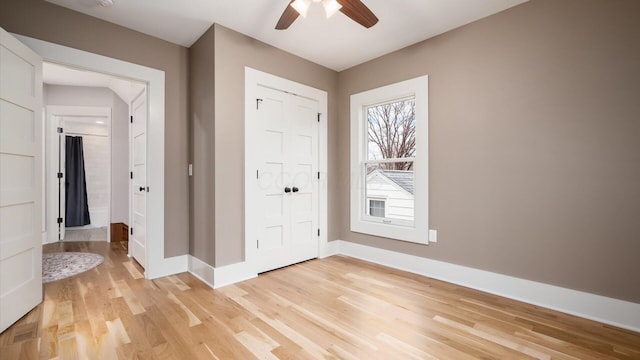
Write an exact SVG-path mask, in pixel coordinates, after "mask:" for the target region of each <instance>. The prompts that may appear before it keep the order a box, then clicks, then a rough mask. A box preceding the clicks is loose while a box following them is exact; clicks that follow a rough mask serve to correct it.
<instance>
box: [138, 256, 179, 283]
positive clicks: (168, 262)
mask: <svg viewBox="0 0 640 360" xmlns="http://www.w3.org/2000/svg"><path fill="white" fill-rule="evenodd" d="M154 267H155V268H156V271H154V272H153V273H147V272H146V271H145V277H146V278H147V279H157V278H159V277H163V276H169V275H175V274H179V273H183V272H186V271H187V270H188V269H189V255H180V256H174V257H170V258H166V259H162V263H161V264H160V265H158V266H154Z"/></svg>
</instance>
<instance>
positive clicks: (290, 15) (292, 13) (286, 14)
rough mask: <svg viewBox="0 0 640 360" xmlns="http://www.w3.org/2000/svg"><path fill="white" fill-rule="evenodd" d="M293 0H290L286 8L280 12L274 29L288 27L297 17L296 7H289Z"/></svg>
mask: <svg viewBox="0 0 640 360" xmlns="http://www.w3.org/2000/svg"><path fill="white" fill-rule="evenodd" d="M294 1H295V0H291V1H290V2H289V5H287V8H286V9H284V11H283V12H282V16H280V20H278V23H277V24H276V30H285V29H288V28H289V26H291V24H293V22H294V21H296V19H297V18H298V16H299V15H300V14H299V13H298V12H297V11H296V9H294V8H292V7H291V3H292V2H294Z"/></svg>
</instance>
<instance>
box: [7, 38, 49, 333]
mask: <svg viewBox="0 0 640 360" xmlns="http://www.w3.org/2000/svg"><path fill="white" fill-rule="evenodd" d="M41 129H42V58H40V56H38V55H37V54H36V53H34V52H33V51H32V50H31V49H29V48H27V47H26V46H25V45H23V44H22V43H20V42H19V41H18V40H16V39H15V38H14V37H12V36H11V35H9V34H8V33H7V32H6V31H5V30H4V29H1V28H0V331H4V330H5V329H6V328H8V327H9V326H10V325H11V324H13V323H14V322H15V321H16V320H18V319H20V318H21V317H22V316H23V315H25V314H26V313H27V312H29V311H30V310H31V309H33V308H34V307H35V306H36V305H38V304H39V303H40V302H42V234H41V232H42V166H41V164H42V131H41Z"/></svg>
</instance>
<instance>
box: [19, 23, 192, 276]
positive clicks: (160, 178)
mask: <svg viewBox="0 0 640 360" xmlns="http://www.w3.org/2000/svg"><path fill="white" fill-rule="evenodd" d="M13 35H14V36H15V37H17V38H18V39H19V40H20V41H21V42H23V43H24V44H26V45H27V46H29V47H30V48H31V49H33V50H34V51H35V52H37V53H38V54H40V56H42V58H43V60H44V61H47V62H52V63H57V64H61V65H65V66H70V67H75V68H81V69H86V70H91V71H97V72H101V73H105V74H110V75H114V76H118V77H123V78H127V79H131V80H135V81H139V82H143V83H146V84H147V96H148V109H149V112H148V123H147V154H153V156H148V158H147V184H148V186H149V189H150V191H149V193H148V194H147V208H148V209H149V211H148V213H147V268H146V269H145V277H146V278H148V279H155V278H158V277H161V276H166V275H170V274H175V273H178V272H182V271H185V269H186V263H184V264H183V262H184V261H183V259H184V257H175V258H168V259H165V256H164V123H165V114H164V109H165V74H164V71H161V70H157V69H153V68H150V67H146V66H142V65H138V64H134V63H130V62H126V61H122V60H118V59H113V58H110V57H106V56H103V55H98V54H93V53H90V52H86V51H82V50H78V49H74V48H70V47H66V46H62V45H58V44H53V43H50V42H47V41H42V40H38V39H33V38H30V37H27V36H22V35H17V34H13ZM176 258H177V259H176Z"/></svg>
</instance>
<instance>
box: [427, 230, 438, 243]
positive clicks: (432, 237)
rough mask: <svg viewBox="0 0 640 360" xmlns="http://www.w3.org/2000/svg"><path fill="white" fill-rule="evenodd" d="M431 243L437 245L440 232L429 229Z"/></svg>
mask: <svg viewBox="0 0 640 360" xmlns="http://www.w3.org/2000/svg"><path fill="white" fill-rule="evenodd" d="M429 242H432V243H435V242H438V231H437V230H433V229H429Z"/></svg>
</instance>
